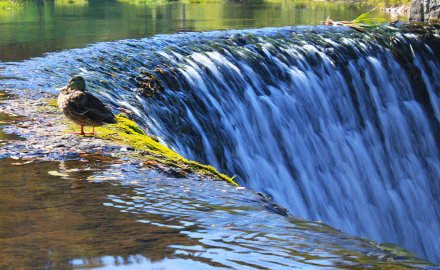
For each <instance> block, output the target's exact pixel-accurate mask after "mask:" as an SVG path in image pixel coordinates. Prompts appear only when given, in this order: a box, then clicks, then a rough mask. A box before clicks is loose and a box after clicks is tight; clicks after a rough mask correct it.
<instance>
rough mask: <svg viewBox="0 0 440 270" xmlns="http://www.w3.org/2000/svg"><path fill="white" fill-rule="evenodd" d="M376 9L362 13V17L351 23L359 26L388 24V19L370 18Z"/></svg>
mask: <svg viewBox="0 0 440 270" xmlns="http://www.w3.org/2000/svg"><path fill="white" fill-rule="evenodd" d="M375 9H376V8H373V9H372V10H370V11H368V12H365V13H362V14H361V15H359V16H358V17H357V18H356V19H354V20H352V21H351V22H352V23H353V24H357V25H359V26H379V25H382V24H384V23H387V22H388V21H387V20H386V19H383V18H376V17H370V15H371V13H372V12H373V11H374V10H375Z"/></svg>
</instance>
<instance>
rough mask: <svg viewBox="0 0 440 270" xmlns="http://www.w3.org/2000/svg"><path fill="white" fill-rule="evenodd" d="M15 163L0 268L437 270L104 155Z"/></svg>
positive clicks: (0, 226) (0, 195)
mask: <svg viewBox="0 0 440 270" xmlns="http://www.w3.org/2000/svg"><path fill="white" fill-rule="evenodd" d="M17 162H20V161H17V160H13V159H0V173H1V176H2V178H1V180H2V181H1V182H0V203H1V208H0V248H1V252H0V269H5V270H7V269H14V270H16V269H231V268H233V269H268V268H269V269H291V268H295V267H297V268H300V269H353V268H367V267H373V268H375V269H390V267H394V268H395V269H414V268H424V269H435V268H434V267H432V266H429V264H427V263H426V262H423V261H420V260H418V259H416V258H414V257H412V256H411V254H409V253H407V252H405V251H404V250H399V249H398V248H396V247H390V246H388V247H386V246H379V245H377V244H374V243H370V242H367V241H365V240H361V239H356V238H354V237H349V236H347V235H345V234H343V233H341V232H338V231H335V230H333V229H331V228H330V227H327V226H325V225H322V224H317V223H311V222H305V221H301V220H298V219H294V218H286V217H284V216H281V215H278V214H276V213H272V212H270V211H268V210H267V209H265V207H264V204H263V203H262V201H261V198H260V197H259V196H258V195H257V194H253V193H250V192H249V191H246V190H240V189H235V188H234V187H232V186H231V185H228V184H226V183H223V182H212V181H199V180H198V179H172V178H166V177H164V176H162V175H159V174H154V173H151V172H148V171H146V170H144V169H142V168H139V167H138V166H136V165H133V166H127V165H126V164H124V165H121V164H119V163H118V162H115V160H112V159H109V158H108V157H100V156H85V157H82V158H81V159H79V160H71V161H61V162H55V161H54V162H38V161H36V162H34V163H31V164H26V165H22V166H13V165H12V164H16V163H17ZM121 166H123V168H124V173H123V174H121ZM11 167H14V170H10V169H9V168H11Z"/></svg>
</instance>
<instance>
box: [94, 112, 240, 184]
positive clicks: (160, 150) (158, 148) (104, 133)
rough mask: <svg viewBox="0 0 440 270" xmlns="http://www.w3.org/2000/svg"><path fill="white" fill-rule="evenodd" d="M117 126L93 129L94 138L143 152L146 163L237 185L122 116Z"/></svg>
mask: <svg viewBox="0 0 440 270" xmlns="http://www.w3.org/2000/svg"><path fill="white" fill-rule="evenodd" d="M116 120H117V122H118V123H117V124H113V125H106V126H102V127H97V128H95V136H96V137H97V138H101V139H104V140H111V141H116V142H121V143H124V144H127V145H130V146H132V147H134V148H135V149H137V150H141V151H145V153H146V154H144V155H143V156H142V158H143V159H145V161H146V162H157V163H159V164H161V165H164V166H172V167H175V168H179V169H182V170H185V171H190V172H194V173H196V174H199V175H210V176H213V177H215V178H219V179H221V180H224V181H227V182H229V183H231V184H233V185H235V186H238V185H237V183H236V182H235V181H234V180H233V179H232V178H230V177H228V176H226V175H224V174H222V173H220V172H218V171H217V170H216V169H215V168H214V167H212V166H208V165H203V164H200V163H198V162H195V161H192V160H188V159H185V158H184V157H182V156H181V155H179V154H177V153H176V152H174V151H173V150H171V149H169V148H168V147H166V146H164V145H162V144H160V143H158V142H156V141H155V140H153V139H152V138H151V137H150V136H148V135H147V134H146V133H145V132H144V131H143V130H142V129H141V128H140V127H139V126H138V125H137V124H136V122H134V121H133V120H130V119H128V118H127V116H125V115H124V114H118V115H117V116H116Z"/></svg>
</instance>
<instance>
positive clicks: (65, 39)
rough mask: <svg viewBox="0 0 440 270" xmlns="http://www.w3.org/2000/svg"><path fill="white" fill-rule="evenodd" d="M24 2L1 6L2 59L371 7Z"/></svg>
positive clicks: (314, 19)
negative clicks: (99, 42)
mask: <svg viewBox="0 0 440 270" xmlns="http://www.w3.org/2000/svg"><path fill="white" fill-rule="evenodd" d="M23 2H24V4H23V6H22V8H15V9H7V10H6V9H5V10H3V9H0V61H2V60H3V61H5V60H16V59H25V58H28V57H31V56H38V55H41V54H43V53H45V52H49V51H55V50H61V49H66V48H76V47H82V46H85V45H87V44H91V43H95V42H98V41H108V40H118V39H124V38H140V37H147V36H152V35H154V34H166V33H176V32H182V31H207V30H219V29H243V28H255V27H266V26H286V25H316V24H319V22H320V21H323V20H325V19H326V18H327V17H328V16H331V17H332V18H333V19H336V20H346V19H354V18H356V17H357V16H358V15H359V14H361V13H363V12H365V11H367V10H369V9H371V7H369V6H365V5H360V4H358V3H337V2H336V3H335V2H327V3H326V2H313V1H299V2H298V1H275V2H270V3H268V2H263V1H244V2H234V1H224V2H219V3H202V4H200V3H194V4H191V3H182V2H174V1H171V2H169V3H162V4H157V5H153V4H149V5H135V4H130V3H127V2H128V1H126V2H124V1H118V0H92V1H76V3H77V4H68V3H67V2H71V1H23ZM132 2H136V1H132Z"/></svg>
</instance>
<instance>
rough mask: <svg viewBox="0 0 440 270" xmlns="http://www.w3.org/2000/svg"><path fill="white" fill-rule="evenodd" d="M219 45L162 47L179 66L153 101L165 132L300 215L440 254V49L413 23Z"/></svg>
mask: <svg viewBox="0 0 440 270" xmlns="http://www.w3.org/2000/svg"><path fill="white" fill-rule="evenodd" d="M437 39H438V37H437ZM436 42H437V44H438V40H437V41H436ZM215 45H216V46H214V45H212V46H211V47H210V48H209V49H204V50H201V51H199V50H197V51H192V52H191V53H185V54H182V53H181V52H176V51H174V52H171V53H167V54H166V55H165V54H163V55H164V56H166V58H167V60H168V63H171V65H172V66H175V67H177V74H178V76H176V79H175V80H172V81H168V82H167V83H168V85H167V91H166V93H164V94H163V96H161V97H158V98H157V100H154V101H151V102H150V103H151V104H150V105H151V106H153V108H154V109H153V110H151V111H150V113H151V114H153V115H154V117H153V118H154V119H156V120H157V121H158V123H157V125H158V127H156V130H159V134H160V136H161V137H162V138H164V140H165V141H167V142H169V143H171V145H173V146H174V147H175V148H176V149H177V150H178V151H180V152H182V153H184V154H185V155H186V156H188V157H190V158H193V159H197V160H200V161H203V162H206V163H209V164H212V165H214V166H215V167H217V168H219V169H220V170H222V171H226V172H228V173H229V174H231V175H233V174H236V175H237V176H238V179H239V181H240V182H241V184H243V185H246V186H248V187H250V188H252V189H254V190H257V191H262V192H265V193H267V194H270V196H272V197H273V199H274V200H275V201H276V202H277V203H279V204H280V205H282V206H284V207H287V208H288V209H289V211H290V212H291V213H292V214H293V215H295V216H299V217H302V218H306V219H310V220H320V221H322V222H324V223H327V224H330V225H332V226H334V227H336V228H339V229H341V230H343V231H345V232H348V233H351V234H354V235H359V236H363V237H368V238H370V239H374V240H377V241H380V242H392V243H398V244H400V245H403V246H405V247H407V248H408V249H410V250H412V251H414V252H416V253H417V254H418V255H421V256H425V257H427V258H429V259H431V260H433V261H436V262H440V253H439V252H438V251H439V250H440V226H439V224H440V223H439V222H440V206H439V202H440V200H439V196H438V195H439V191H440V189H439V181H440V160H439V148H438V139H439V133H438V131H439V126H438V125H439V120H440V111H439V105H440V103H439V96H438V94H439V90H440V80H439V79H438V76H439V75H440V62H439V61H438V59H439V56H440V55H439V54H438V52H437V54H435V52H434V50H433V48H432V47H430V46H429V45H428V44H425V43H424V41H422V40H420V38H418V37H417V36H415V35H412V34H403V33H394V34H393V35H390V36H386V37H383V36H381V35H379V34H377V35H373V34H371V35H365V34H351V35H347V33H320V34H316V33H304V32H303V33H291V34H290V35H287V36H283V37H280V36H272V37H267V36H246V35H236V36H233V37H231V38H229V39H228V40H227V41H225V42H223V43H219V44H215ZM160 108H166V109H164V110H161V109H160Z"/></svg>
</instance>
